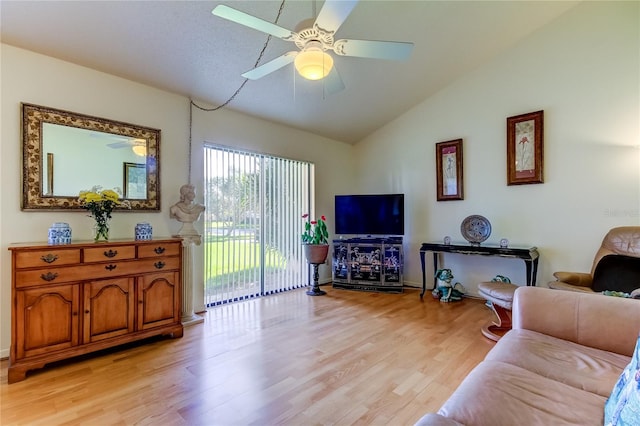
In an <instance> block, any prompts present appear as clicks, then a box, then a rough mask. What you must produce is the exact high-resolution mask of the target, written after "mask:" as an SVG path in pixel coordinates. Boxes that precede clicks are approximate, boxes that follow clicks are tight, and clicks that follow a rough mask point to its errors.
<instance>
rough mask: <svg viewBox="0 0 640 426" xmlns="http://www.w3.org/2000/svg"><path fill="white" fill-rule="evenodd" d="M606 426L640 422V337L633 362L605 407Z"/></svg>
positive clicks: (615, 387)
mask: <svg viewBox="0 0 640 426" xmlns="http://www.w3.org/2000/svg"><path fill="white" fill-rule="evenodd" d="M604 421H605V425H632V424H638V423H637V422H640V336H639V337H638V343H637V344H636V349H635V352H634V353H633V357H632V358H631V362H630V363H629V365H627V367H626V368H625V369H624V371H623V372H622V374H621V375H620V378H619V379H618V381H617V383H616V384H615V386H614V388H613V392H612V393H611V396H610V397H609V399H608V400H607V402H606V404H605V407H604Z"/></svg>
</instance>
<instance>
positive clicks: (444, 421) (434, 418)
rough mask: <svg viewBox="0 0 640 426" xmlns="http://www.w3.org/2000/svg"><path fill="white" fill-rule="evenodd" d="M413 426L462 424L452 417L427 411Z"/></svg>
mask: <svg viewBox="0 0 640 426" xmlns="http://www.w3.org/2000/svg"><path fill="white" fill-rule="evenodd" d="M414 426H464V425H463V424H462V423H458V422H456V421H455V420H453V419H449V418H447V417H444V416H441V415H440V414H436V413H428V414H425V415H424V416H422V418H420V420H418V421H417V423H416V424H415V425H414Z"/></svg>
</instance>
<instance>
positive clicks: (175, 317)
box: [138, 272, 180, 330]
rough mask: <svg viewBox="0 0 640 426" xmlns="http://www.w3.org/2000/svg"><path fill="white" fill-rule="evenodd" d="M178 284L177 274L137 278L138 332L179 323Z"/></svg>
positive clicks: (168, 273) (163, 273)
mask: <svg viewBox="0 0 640 426" xmlns="http://www.w3.org/2000/svg"><path fill="white" fill-rule="evenodd" d="M179 284H180V275H179V274H178V273H177V272H160V273H157V274H148V275H143V276H141V277H138V330H145V329H148V328H153V327H159V326H162V325H168V324H175V323H178V322H179V321H180V285H179Z"/></svg>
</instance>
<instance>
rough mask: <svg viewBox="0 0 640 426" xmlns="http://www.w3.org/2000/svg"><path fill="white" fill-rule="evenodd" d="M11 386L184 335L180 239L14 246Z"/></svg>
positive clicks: (9, 378) (12, 256)
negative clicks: (114, 351)
mask: <svg viewBox="0 0 640 426" xmlns="http://www.w3.org/2000/svg"><path fill="white" fill-rule="evenodd" d="M9 250H11V258H12V262H11V264H12V272H11V297H12V304H11V353H10V361H9V372H8V381H9V383H13V382H18V381H21V380H24V379H25V377H26V373H27V371H29V370H33V369H37V368H42V367H44V366H45V365H46V364H48V363H50V362H53V361H59V360H62V359H66V358H70V357H74V356H77V355H82V354H86V353H89V352H94V351H97V350H101V349H105V348H109V347H112V346H116V345H120V344H123V343H128V342H132V341H135V340H139V339H144V338H147V337H151V336H155V335H170V336H172V337H181V336H182V333H183V329H182V324H181V323H180V308H181V295H182V292H181V289H180V285H181V283H180V279H181V267H182V243H181V240H180V239H161V240H151V241H132V240H121V241H110V242H105V243H94V242H85V243H74V244H68V245H57V246H50V245H46V244H42V245H37V244H15V245H12V246H10V247H9Z"/></svg>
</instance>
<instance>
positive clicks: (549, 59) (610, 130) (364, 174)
mask: <svg viewBox="0 0 640 426" xmlns="http://www.w3.org/2000/svg"><path fill="white" fill-rule="evenodd" d="M639 16H640V15H639V3H638V2H622V3H611V2H584V3H582V4H580V5H579V6H577V7H576V8H574V9H572V10H570V11H569V12H568V13H567V14H565V15H563V16H561V17H560V18H559V19H558V20H556V21H554V22H552V23H551V24H549V25H548V26H546V27H544V28H542V29H541V30H540V31H538V32H537V33H535V34H533V35H532V36H531V37H529V38H527V39H526V40H524V41H523V42H521V43H520V44H519V45H518V46H516V48H515V49H512V50H510V51H508V52H507V53H505V54H503V55H501V56H500V57H498V58H496V59H494V60H492V61H491V62H490V63H488V64H486V65H485V66H483V67H481V68H480V69H477V70H476V71H475V72H474V73H472V74H470V75H467V76H465V77H464V78H462V79H460V80H459V81H457V82H455V83H454V84H452V85H450V86H449V87H447V88H445V89H444V90H442V91H441V92H439V93H438V94H436V95H435V96H433V97H431V98H429V99H427V100H425V101H424V102H423V103H421V104H420V105H417V106H416V107H415V108H413V109H412V110H410V111H408V112H407V113H405V114H404V115H403V116H401V117H400V118H398V119H397V120H396V121H394V122H393V123H391V124H389V125H387V126H385V127H384V128H382V129H380V130H379V131H378V132H376V133H375V134H374V135H372V136H370V137H368V138H367V139H365V140H363V141H362V142H361V143H359V144H358V145H357V146H356V147H355V151H356V155H355V158H356V159H357V160H358V164H359V167H358V174H357V175H358V177H359V178H360V182H361V188H362V190H363V192H364V191H369V192H374V191H378V192H380V190H381V189H382V190H387V191H389V192H404V193H405V194H406V196H405V197H406V203H407V206H406V212H407V213H406V219H407V226H406V231H405V232H406V237H405V238H406V243H405V250H407V251H406V254H405V268H406V269H405V279H406V280H407V281H408V282H410V283H411V284H415V285H421V269H420V262H419V256H418V251H419V248H420V244H421V243H422V242H427V241H442V238H443V237H444V236H445V235H450V236H451V237H452V239H453V240H454V241H464V240H463V238H462V236H461V234H460V223H461V222H462V220H463V219H464V218H465V217H466V216H468V215H471V214H480V215H483V216H485V217H487V218H488V219H489V220H490V221H491V223H492V226H493V232H492V234H491V237H490V238H489V240H488V241H487V242H489V243H490V242H493V243H497V242H498V241H499V240H500V238H503V237H504V238H508V239H509V240H510V241H511V242H512V243H513V244H518V245H535V246H538V248H539V251H540V254H541V259H540V270H539V272H538V283H539V284H540V283H542V284H546V283H547V282H548V281H550V280H551V279H552V273H553V272H554V271H556V270H570V271H571V270H573V271H589V270H590V267H591V262H592V261H593V256H594V254H595V251H596V249H597V248H598V246H599V244H600V242H601V240H602V237H603V236H604V234H605V233H606V232H607V230H609V229H610V228H612V227H614V226H619V225H638V224H640V131H639V122H640V107H639V97H640V96H639V95H640V63H639V56H640V44H639V40H640V37H639V25H640V24H639V22H640V20H639ZM433 66H437V64H433ZM537 110H544V125H545V132H544V154H545V155H544V157H545V158H544V180H545V183H544V184H536V185H522V186H507V185H506V118H507V117H509V116H514V115H518V114H523V113H528V112H532V111H537ZM457 138H463V140H464V141H463V144H464V147H463V152H464V195H465V197H464V198H465V199H464V200H461V201H446V202H437V201H436V181H435V179H436V176H435V144H436V143H437V142H442V141H447V140H451V139H457ZM428 259H429V262H428V263H429V265H430V254H429V258H428ZM445 262H446V266H447V267H450V268H452V270H453V273H454V275H455V281H459V282H461V283H462V284H464V285H465V286H466V287H467V289H468V290H469V292H470V293H472V294H477V288H476V286H477V283H478V282H479V281H483V280H488V279H491V278H492V277H494V276H495V275H496V274H499V273H500V274H503V275H507V276H509V277H510V278H511V279H512V280H513V281H514V282H518V283H524V282H525V281H524V279H525V274H524V263H523V262H522V261H520V260H504V259H495V258H493V259H487V258H482V257H478V256H464V255H446V256H445ZM428 271H429V275H431V273H433V271H432V268H431V267H429V269H428ZM431 282H432V281H431V280H430V278H428V283H429V284H431Z"/></svg>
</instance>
